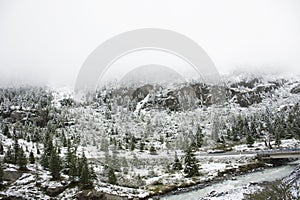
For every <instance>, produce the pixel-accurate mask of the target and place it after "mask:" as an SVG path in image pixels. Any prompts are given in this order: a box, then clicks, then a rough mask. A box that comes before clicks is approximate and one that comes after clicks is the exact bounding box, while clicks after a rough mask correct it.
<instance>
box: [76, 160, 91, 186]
mask: <svg viewBox="0 0 300 200" xmlns="http://www.w3.org/2000/svg"><path fill="white" fill-rule="evenodd" d="M79 181H80V185H81V187H82V188H83V189H87V188H90V187H91V186H92V181H91V172H90V170H89V167H88V164H87V163H86V162H85V163H83V166H82V170H81V174H80V179H79Z"/></svg>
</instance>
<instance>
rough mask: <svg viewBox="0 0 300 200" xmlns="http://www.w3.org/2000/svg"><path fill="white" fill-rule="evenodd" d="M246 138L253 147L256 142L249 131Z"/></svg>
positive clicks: (249, 145)
mask: <svg viewBox="0 0 300 200" xmlns="http://www.w3.org/2000/svg"><path fill="white" fill-rule="evenodd" d="M246 140H247V145H248V147H252V146H253V144H254V138H253V137H252V135H251V134H249V133H248V134H247V138H246Z"/></svg>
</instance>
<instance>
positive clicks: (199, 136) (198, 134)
mask: <svg viewBox="0 0 300 200" xmlns="http://www.w3.org/2000/svg"><path fill="white" fill-rule="evenodd" d="M203 137H204V135H203V134H202V129H201V128H200V126H198V128H197V132H196V145H197V147H198V148H201V146H202V144H203Z"/></svg>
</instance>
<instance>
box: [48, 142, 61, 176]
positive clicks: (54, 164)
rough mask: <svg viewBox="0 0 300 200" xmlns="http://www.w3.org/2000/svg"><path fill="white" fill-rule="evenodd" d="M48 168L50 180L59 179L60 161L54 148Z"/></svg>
mask: <svg viewBox="0 0 300 200" xmlns="http://www.w3.org/2000/svg"><path fill="white" fill-rule="evenodd" d="M49 168H50V172H51V175H52V178H53V179H59V177H60V175H59V173H60V170H61V161H60V157H59V155H58V153H57V150H56V148H54V149H53V150H52V152H51V155H50V163H49Z"/></svg>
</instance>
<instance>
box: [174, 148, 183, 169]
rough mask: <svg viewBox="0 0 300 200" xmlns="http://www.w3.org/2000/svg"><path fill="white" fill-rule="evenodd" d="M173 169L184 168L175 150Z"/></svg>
mask: <svg viewBox="0 0 300 200" xmlns="http://www.w3.org/2000/svg"><path fill="white" fill-rule="evenodd" d="M173 170H182V165H181V162H180V160H179V159H178V156H177V152H176V151H175V159H174V163H173Z"/></svg>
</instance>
